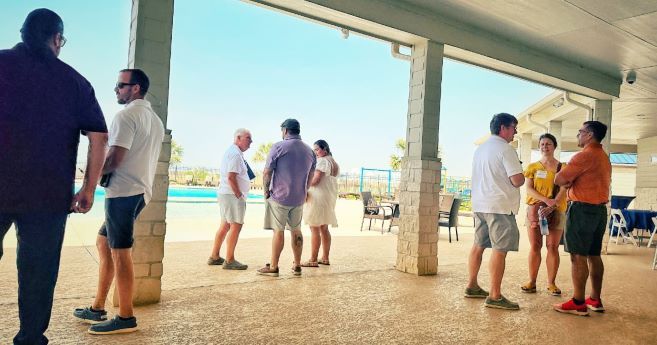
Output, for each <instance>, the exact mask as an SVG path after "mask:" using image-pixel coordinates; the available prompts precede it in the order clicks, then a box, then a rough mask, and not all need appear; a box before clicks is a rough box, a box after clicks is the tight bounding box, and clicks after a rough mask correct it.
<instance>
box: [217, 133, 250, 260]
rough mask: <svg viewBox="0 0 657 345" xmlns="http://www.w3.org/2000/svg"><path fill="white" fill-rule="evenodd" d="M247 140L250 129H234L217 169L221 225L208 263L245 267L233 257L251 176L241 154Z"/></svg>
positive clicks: (242, 221) (247, 146)
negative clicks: (225, 244) (226, 240)
mask: <svg viewBox="0 0 657 345" xmlns="http://www.w3.org/2000/svg"><path fill="white" fill-rule="evenodd" d="M251 142H252V140H251V132H249V131H248V130H247V129H245V128H239V129H238V130H236V131H235V135H234V142H233V145H230V147H229V148H228V150H226V153H225V154H224V158H223V159H222V160H221V167H220V169H219V174H220V181H219V190H218V191H217V199H218V202H219V210H220V212H221V225H220V226H219V230H217V234H216V235H215V237H214V245H213V246H212V253H211V254H210V257H209V258H208V265H223V267H224V269H226V270H245V269H247V268H248V265H244V264H242V263H241V262H239V261H237V260H235V246H237V240H238V238H239V236H240V231H241V230H242V225H243V224H244V213H245V212H246V197H247V195H249V188H250V187H251V179H252V178H254V177H255V175H253V172H252V171H251V168H249V165H248V164H247V163H246V160H244V156H243V154H242V153H243V152H244V151H246V150H248V149H249V147H251ZM229 230H230V233H229ZM226 234H228V243H227V248H226V259H225V260H224V258H222V257H221V256H220V255H219V251H220V250H221V245H222V244H223V242H224V239H225V238H226Z"/></svg>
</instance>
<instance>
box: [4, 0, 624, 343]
mask: <svg viewBox="0 0 657 345" xmlns="http://www.w3.org/2000/svg"><path fill="white" fill-rule="evenodd" d="M21 37H22V42H21V43H19V44H17V45H16V46H15V47H13V48H12V49H7V50H1V51H0V145H1V146H2V151H1V152H0V196H1V197H0V241H1V240H2V238H4V235H5V234H6V233H7V231H8V229H9V228H10V226H11V225H12V224H15V226H16V232H17V237H18V249H17V268H18V283H19V288H18V289H19V291H18V306H19V319H20V329H19V331H18V333H17V334H16V336H15V338H14V343H15V344H45V343H47V342H48V340H47V338H46V337H45V336H44V332H45V331H46V329H47V327H48V323H49V320H50V313H51V309H52V303H53V292H54V288H55V284H56V282H57V275H58V270H59V261H60V254H61V248H62V242H63V238H64V228H65V225H66V220H67V217H68V214H69V213H71V212H77V213H86V212H88V211H89V210H90V209H91V207H92V205H93V201H94V191H95V188H96V184H97V183H98V181H99V180H100V184H101V186H103V187H105V190H106V200H105V221H104V223H103V224H102V226H101V228H100V230H99V232H98V236H97V240H96V245H97V249H98V253H99V258H100V264H99V277H98V284H97V293H96V296H95V298H94V300H93V302H92V303H91V305H90V306H88V307H83V308H78V309H75V311H74V312H73V314H74V316H75V317H77V318H78V319H80V320H83V321H85V322H87V323H90V324H92V325H91V326H90V328H89V330H88V331H89V333H92V334H113V333H126V332H132V331H135V330H136V329H137V320H136V318H135V316H134V312H133V305H132V303H133V302H132V300H133V289H134V274H133V264H132V254H131V248H132V246H133V241H134V239H133V228H134V223H135V219H136V218H137V217H138V215H139V214H140V212H141V211H142V210H143V209H144V207H145V206H146V205H147V204H148V203H149V201H150V199H151V196H152V188H153V181H154V176H155V170H156V166H157V161H158V157H159V154H160V149H161V145H162V141H163V138H164V135H165V130H164V126H163V123H162V121H161V120H160V118H159V117H158V116H157V114H156V113H155V112H154V111H153V109H152V108H151V105H150V103H149V102H148V101H147V100H145V99H144V98H145V96H146V95H147V93H148V89H149V85H150V82H149V78H148V76H147V75H146V73H144V71H142V70H140V69H134V68H133V69H124V70H121V71H119V73H118V80H117V83H116V86H115V87H114V92H115V96H116V98H117V102H118V103H119V104H123V105H125V108H124V109H123V110H121V111H120V112H118V113H117V114H116V116H115V118H114V120H113V123H112V124H111V126H110V128H109V130H108V128H107V126H106V123H105V118H104V116H103V113H102V111H101V109H100V106H99V104H98V102H97V100H96V96H95V93H94V89H93V87H92V86H91V84H90V83H89V82H88V81H87V80H86V79H85V78H84V77H83V76H82V75H80V74H79V73H78V72H76V71H75V70H74V69H73V68H72V67H70V66H68V65H67V64H65V63H64V62H62V61H61V60H59V59H58V55H59V53H60V51H61V49H62V48H63V47H64V45H65V44H66V38H65V37H64V24H63V22H62V19H61V18H60V17H59V16H58V15H57V14H56V13H55V12H53V11H50V10H48V9H38V10H34V11H32V12H31V13H30V14H29V15H28V16H27V18H26V20H25V22H24V24H23V26H22V28H21ZM9 90H11V92H9ZM517 124H518V121H517V119H516V118H515V117H513V116H512V115H509V114H506V113H501V114H497V115H495V116H494V117H493V119H492V120H491V123H490V131H491V137H490V139H488V140H487V141H486V142H485V143H483V144H482V145H480V146H479V148H478V149H477V150H476V152H475V155H474V161H473V172H472V186H473V190H472V207H473V211H474V216H475V220H476V226H475V236H474V244H473V246H472V249H471V251H470V256H469V263H468V267H469V280H468V283H467V287H466V289H465V296H466V297H470V298H485V302H484V304H485V306H486V307H492V308H501V309H510V310H517V309H519V305H518V303H515V302H513V301H510V300H508V299H507V298H505V297H504V296H503V295H502V291H501V283H502V279H503V276H504V270H505V261H506V254H507V252H509V251H517V250H518V246H519V230H518V226H517V224H516V218H515V216H516V214H517V213H518V210H519V204H520V193H519V188H520V187H521V186H522V185H523V184H525V185H526V188H527V203H528V205H529V207H528V212H527V224H528V226H527V232H528V238H529V242H530V248H531V250H530V254H529V281H528V282H527V283H526V284H524V285H522V286H521V290H522V291H523V292H527V293H535V292H536V291H537V282H536V280H537V275H538V270H539V266H540V263H541V254H540V253H541V247H542V245H543V234H542V232H544V231H547V235H546V241H545V242H546V246H547V249H548V251H547V258H546V263H547V270H548V274H547V277H548V279H547V280H548V281H547V286H546V288H547V290H548V291H549V293H551V294H553V295H556V296H559V295H561V290H560V289H559V288H558V287H557V285H556V282H555V280H556V276H557V270H558V267H559V252H558V251H559V243H560V241H561V239H562V234H565V235H564V236H563V240H564V243H565V250H566V251H567V252H569V253H570V256H571V262H572V281H573V287H574V294H573V297H572V299H570V300H568V301H566V302H564V303H560V304H556V305H555V306H554V309H555V310H557V311H560V312H565V313H572V314H577V315H588V310H589V309H590V310H594V311H603V310H604V307H603V305H602V301H601V298H600V295H601V290H602V278H603V273H604V266H603V263H602V260H601V259H600V251H601V247H602V237H603V235H604V232H605V224H606V219H607V216H606V208H605V204H606V203H607V201H608V199H609V187H610V181H611V165H610V163H609V159H608V157H607V154H606V153H605V152H604V150H603V148H602V146H601V144H600V142H601V141H602V139H603V138H604V137H605V135H606V131H607V127H606V126H605V125H604V124H602V123H600V122H598V121H587V122H585V123H584V124H583V125H582V127H581V129H580V130H579V133H578V135H577V138H578V144H579V146H580V147H581V148H582V149H583V150H582V151H581V152H580V153H578V154H576V155H575V156H574V157H573V158H572V159H571V160H570V162H569V164H563V163H561V162H559V160H558V159H557V158H556V157H555V156H554V151H555V149H556V147H557V140H556V138H555V137H554V136H552V135H550V134H544V135H542V136H541V137H540V139H539V148H540V152H541V155H542V156H541V159H540V160H539V161H537V162H534V163H531V164H529V165H528V166H527V168H526V169H524V170H523V168H522V166H521V162H520V161H519V159H518V156H517V153H516V152H515V150H514V149H513V148H512V147H511V146H510V145H509V143H510V142H511V141H512V140H513V138H514V135H515V134H516V133H517V131H516V126H517ZM280 130H281V138H282V140H281V141H279V142H277V143H275V144H274V145H273V146H272V147H271V150H270V152H269V154H268V156H267V160H266V163H265V168H264V172H263V182H264V198H265V214H264V228H265V229H271V230H273V235H272V249H271V260H270V262H269V263H267V264H265V265H263V266H262V267H261V268H259V269H258V270H257V271H256V272H257V274H260V275H266V276H278V275H279V266H280V263H279V259H280V255H281V252H282V250H283V247H284V243H285V238H284V234H285V231H289V233H290V244H291V248H292V251H293V254H294V262H293V263H292V267H291V274H293V275H295V276H300V275H301V273H302V267H308V268H315V267H319V266H320V265H329V264H330V257H329V254H330V248H331V233H330V231H329V228H328V227H329V225H330V226H332V227H336V226H337V218H336V214H335V204H336V199H337V180H336V177H337V175H338V174H339V171H340V168H339V165H338V164H337V162H336V161H335V159H334V158H333V155H332V153H331V149H330V147H329V144H328V143H327V142H326V141H324V140H317V141H316V142H315V143H314V145H313V147H312V148H311V147H309V146H308V145H307V144H305V143H304V142H303V141H302V140H301V137H300V132H301V126H300V123H299V121H297V120H295V119H287V120H285V121H284V122H283V123H282V124H281V126H280ZM81 134H82V135H85V136H87V138H88V139H89V151H88V157H87V168H86V170H85V174H84V179H83V183H82V187H81V189H80V190H79V192H77V193H75V194H73V193H72V191H73V188H74V187H73V186H74V175H75V162H76V156H77V148H78V143H79V139H80V135H81ZM251 143H252V136H251V133H250V132H249V130H247V129H244V128H240V129H237V130H236V131H235V134H234V141H233V144H232V145H230V147H229V148H228V149H227V150H226V152H225V154H224V156H223V159H222V161H221V169H220V170H221V183H220V187H219V189H218V204H219V211H220V214H221V224H220V226H219V229H218V230H217V232H216V235H215V239H214V243H213V248H212V250H211V253H210V257H209V258H208V261H207V263H208V265H222V267H223V268H224V269H227V270H245V269H247V268H248V265H246V264H244V263H241V262H239V261H238V260H237V259H236V258H235V247H236V245H237V242H238V238H239V234H240V231H241V229H242V225H243V224H244V217H245V212H246V206H247V202H246V198H247V195H248V193H249V188H250V181H251V180H252V179H254V178H255V174H254V173H253V171H252V170H251V168H250V167H249V165H248V163H247V162H246V160H245V159H244V155H243V153H244V152H245V151H247V150H248V149H249V147H250V145H251ZM107 147H108V148H109V149H108V150H106V148H107ZM106 151H107V152H106ZM101 176H102V178H101ZM24 181H30V183H29V184H25V183H24ZM302 221H303V222H304V223H305V224H306V225H308V226H309V227H310V230H311V234H312V235H311V253H310V255H309V257H308V259H307V260H306V261H303V262H302V260H301V256H302V249H303V235H302V233H301V228H302ZM564 229H565V230H566V231H565V233H564ZM44 234H47V236H44ZM224 242H226V249H225V253H226V254H225V258H224V257H222V256H221V255H220V253H221V248H222V246H223V244H224ZM486 248H492V254H491V259H490V267H489V270H490V292H489V291H486V290H484V289H483V288H481V287H480V285H479V283H478V273H479V270H480V267H481V263H482V256H483V253H484V251H485V249H486ZM1 249H2V248H1V246H0V258H1V257H2V251H1ZM320 249H321V257H320ZM589 279H590V281H591V293H590V295H589V297H586V295H585V287H586V282H587V280H589ZM112 281H115V282H116V287H117V291H118V300H119V308H118V312H117V314H116V315H115V316H114V317H113V318H111V319H109V318H108V313H107V311H106V310H105V303H106V299H107V296H108V292H109V289H110V286H111V284H112Z"/></svg>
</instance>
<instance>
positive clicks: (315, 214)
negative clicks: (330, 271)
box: [301, 140, 340, 267]
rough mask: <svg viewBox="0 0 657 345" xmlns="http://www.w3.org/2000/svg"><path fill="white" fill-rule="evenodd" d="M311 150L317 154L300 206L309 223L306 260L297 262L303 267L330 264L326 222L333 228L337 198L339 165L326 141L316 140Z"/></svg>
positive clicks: (329, 246) (304, 217) (329, 242)
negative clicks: (308, 186) (308, 245)
mask: <svg viewBox="0 0 657 345" xmlns="http://www.w3.org/2000/svg"><path fill="white" fill-rule="evenodd" d="M313 150H314V151H315V155H316V156H317V165H316V166H315V173H314V174H313V177H312V179H311V181H310V188H309V189H308V198H307V199H306V205H305V206H304V208H303V219H304V222H305V223H306V224H308V225H310V230H311V232H312V236H311V239H310V243H311V253H310V260H308V261H306V262H304V263H302V264H301V266H304V267H318V266H319V265H329V264H330V262H329V251H330V250H331V233H330V232H329V229H328V226H329V224H330V225H331V226H332V227H334V228H335V227H337V226H338V220H337V218H336V217H335V201H336V200H337V198H338V180H337V176H338V173H339V172H340V167H339V166H338V163H336V162H335V160H334V159H333V156H332V155H331V149H330V148H329V145H328V143H327V142H326V141H324V140H317V141H316V142H315V144H314V145H313ZM320 246H321V247H322V258H321V260H318V259H317V256H318V255H319V248H320Z"/></svg>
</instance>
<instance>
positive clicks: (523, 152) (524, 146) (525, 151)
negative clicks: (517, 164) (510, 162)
mask: <svg viewBox="0 0 657 345" xmlns="http://www.w3.org/2000/svg"><path fill="white" fill-rule="evenodd" d="M518 150H519V151H520V152H518V155H519V156H520V161H521V162H522V168H523V169H526V168H527V166H528V165H529V163H531V160H532V133H522V134H521V135H520V141H518Z"/></svg>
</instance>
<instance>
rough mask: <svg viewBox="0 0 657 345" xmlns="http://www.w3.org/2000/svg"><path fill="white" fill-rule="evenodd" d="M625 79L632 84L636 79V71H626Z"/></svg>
mask: <svg viewBox="0 0 657 345" xmlns="http://www.w3.org/2000/svg"><path fill="white" fill-rule="evenodd" d="M625 81H626V82H627V83H628V84H630V85H632V84H634V82H635V81H636V72H634V71H629V72H627V75H626V76H625Z"/></svg>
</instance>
